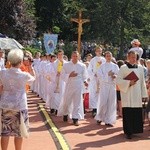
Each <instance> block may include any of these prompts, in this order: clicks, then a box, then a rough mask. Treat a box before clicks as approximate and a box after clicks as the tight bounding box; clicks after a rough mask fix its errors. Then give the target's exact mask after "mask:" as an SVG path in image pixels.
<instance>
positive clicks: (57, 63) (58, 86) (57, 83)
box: [51, 50, 66, 114]
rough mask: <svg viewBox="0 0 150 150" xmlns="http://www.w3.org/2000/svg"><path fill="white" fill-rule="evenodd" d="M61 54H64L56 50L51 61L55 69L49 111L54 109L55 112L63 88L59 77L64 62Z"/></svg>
mask: <svg viewBox="0 0 150 150" xmlns="http://www.w3.org/2000/svg"><path fill="white" fill-rule="evenodd" d="M63 56H64V51H63V50H58V52H57V60H56V61H55V62H54V63H53V66H54V71H55V85H54V86H55V89H54V99H53V101H52V102H51V107H52V111H51V112H52V113H53V110H54V111H55V113H56V114H57V110H58V107H59V105H60V101H61V98H62V97H63V94H64V89H65V82H64V81H63V80H61V78H60V75H61V72H62V68H63V65H64V64H65V63H66V61H65V60H64V59H63Z"/></svg>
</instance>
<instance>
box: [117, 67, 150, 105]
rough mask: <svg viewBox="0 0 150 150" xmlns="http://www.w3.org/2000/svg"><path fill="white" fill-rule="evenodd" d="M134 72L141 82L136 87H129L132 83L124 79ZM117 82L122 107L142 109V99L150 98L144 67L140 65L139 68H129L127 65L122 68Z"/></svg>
mask: <svg viewBox="0 0 150 150" xmlns="http://www.w3.org/2000/svg"><path fill="white" fill-rule="evenodd" d="M132 71H134V72H135V74H136V75H137V76H138V78H139V80H138V81H137V82H136V84H135V85H133V86H129V84H130V81H129V80H124V78H125V77H126V76H127V75H128V74H130V73H131V72H132ZM116 82H117V85H118V87H119V89H120V92H121V101H122V107H130V108H136V107H137V108H139V107H142V98H145V97H148V96H147V89H146V85H145V79H144V71H143V67H142V66H140V65H138V68H128V67H127V65H123V66H121V68H120V71H119V73H118V76H117V79H116Z"/></svg>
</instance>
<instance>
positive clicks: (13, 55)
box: [7, 49, 24, 66]
mask: <svg viewBox="0 0 150 150" xmlns="http://www.w3.org/2000/svg"><path fill="white" fill-rule="evenodd" d="M23 57H24V54H23V51H22V50H20V49H15V50H11V51H10V52H9V53H8V57H7V58H8V61H9V62H10V63H11V65H12V66H17V65H18V64H19V63H21V62H22V61H23Z"/></svg>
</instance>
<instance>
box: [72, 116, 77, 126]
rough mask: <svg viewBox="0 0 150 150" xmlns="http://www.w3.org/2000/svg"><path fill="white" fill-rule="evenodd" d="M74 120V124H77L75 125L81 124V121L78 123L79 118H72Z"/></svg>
mask: <svg viewBox="0 0 150 150" xmlns="http://www.w3.org/2000/svg"><path fill="white" fill-rule="evenodd" d="M72 120H73V124H74V125H75V126H79V123H78V119H74V118H73V119H72Z"/></svg>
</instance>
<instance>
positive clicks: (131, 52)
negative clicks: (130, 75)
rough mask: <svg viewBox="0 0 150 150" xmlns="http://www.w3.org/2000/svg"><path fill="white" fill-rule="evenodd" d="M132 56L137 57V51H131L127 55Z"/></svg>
mask: <svg viewBox="0 0 150 150" xmlns="http://www.w3.org/2000/svg"><path fill="white" fill-rule="evenodd" d="M130 54H134V55H137V52H135V51H129V52H128V54H127V55H130Z"/></svg>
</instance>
